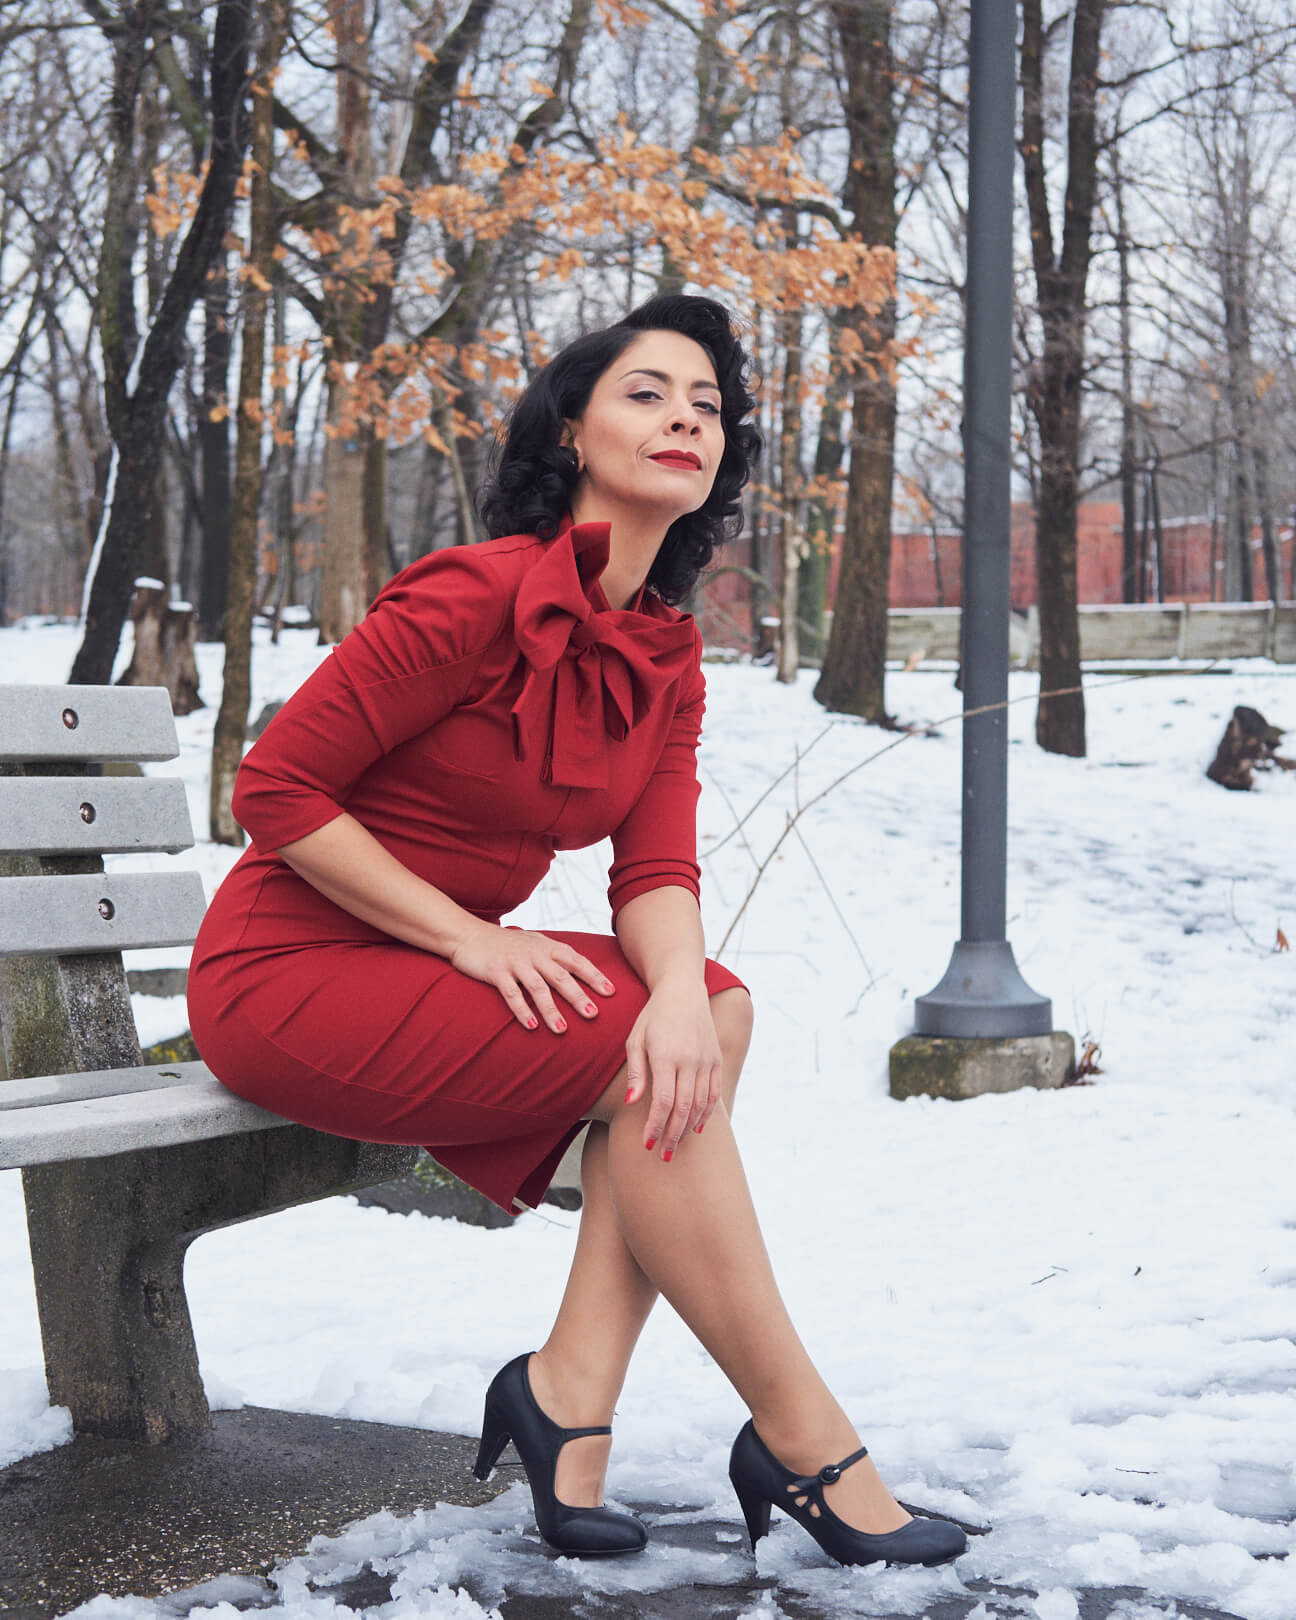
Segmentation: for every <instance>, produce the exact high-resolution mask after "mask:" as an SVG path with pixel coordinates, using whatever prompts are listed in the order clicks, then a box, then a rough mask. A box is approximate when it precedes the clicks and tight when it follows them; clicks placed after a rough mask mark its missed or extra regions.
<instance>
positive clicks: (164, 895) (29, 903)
mask: <svg viewBox="0 0 1296 1620" xmlns="http://www.w3.org/2000/svg"><path fill="white" fill-rule="evenodd" d="M205 908H206V901H205V898H204V896H203V886H202V879H201V878H200V877H199V875H198V874H197V872H120V873H116V872H104V873H98V872H95V873H91V874H89V875H88V876H76V877H11V878H3V879H0V956H31V955H39V954H45V955H54V956H79V955H84V954H86V953H88V952H91V951H124V950H137V949H141V948H143V949H148V948H149V947H152V946H155V945H191V944H192V943H193V941H194V938H195V936H196V935H197V933H198V927H199V924H200V923H201V922H202V918H203V912H204V910H205Z"/></svg>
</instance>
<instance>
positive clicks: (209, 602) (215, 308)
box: [198, 250, 234, 641]
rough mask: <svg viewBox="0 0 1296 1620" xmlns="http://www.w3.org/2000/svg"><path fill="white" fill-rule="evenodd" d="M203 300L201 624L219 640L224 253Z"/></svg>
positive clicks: (230, 338) (226, 439)
mask: <svg viewBox="0 0 1296 1620" xmlns="http://www.w3.org/2000/svg"><path fill="white" fill-rule="evenodd" d="M214 271H215V273H214V274H213V276H212V279H211V280H210V281H209V282H208V284H207V292H206V295H205V297H204V299H203V387H202V405H201V409H200V412H199V417H198V443H199V446H200V449H201V454H202V492H203V499H202V565H201V568H200V571H199V576H198V579H199V585H198V625H199V634H200V635H201V637H202V639H203V640H204V641H219V640H220V638H221V634H222V631H223V628H224V622H225V595H226V592H227V591H228V589H229V543H230V505H231V502H232V500H233V491H232V489H231V487H230V430H229V414H228V412H229V398H228V396H229V369H230V354H231V350H232V348H233V343H234V333H233V329H232V321H231V312H230V297H229V271H228V261H227V259H226V257H225V254H224V251H223V250H222V252H221V254H220V257H219V258H218V260H217V262H216V265H215V266H214Z"/></svg>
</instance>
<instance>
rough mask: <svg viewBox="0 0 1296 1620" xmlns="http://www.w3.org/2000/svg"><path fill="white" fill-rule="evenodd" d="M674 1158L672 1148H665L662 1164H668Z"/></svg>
mask: <svg viewBox="0 0 1296 1620" xmlns="http://www.w3.org/2000/svg"><path fill="white" fill-rule="evenodd" d="M674 1157H675V1149H674V1148H667V1149H666V1151H665V1153H663V1154H662V1163H663V1164H669V1163H670V1162H671V1160H672V1159H673V1158H674Z"/></svg>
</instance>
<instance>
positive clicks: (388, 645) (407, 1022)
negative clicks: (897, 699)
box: [189, 297, 965, 1564]
mask: <svg viewBox="0 0 1296 1620" xmlns="http://www.w3.org/2000/svg"><path fill="white" fill-rule="evenodd" d="M748 375H749V367H748V362H747V357H746V355H745V354H744V352H743V350H742V348H741V346H740V344H739V343H738V341H737V339H736V338H735V337H734V335H733V331H732V329H731V326H730V321H729V317H728V314H727V312H726V311H725V310H724V309H723V308H722V307H721V306H720V305H718V304H716V303H713V302H711V301H710V300H707V299H702V298H690V297H665V298H656V299H653V300H652V301H651V302H650V303H648V304H645V305H644V306H642V307H641V308H640V309H637V310H635V311H634V312H633V313H632V314H631V315H629V316H627V317H626V319H625V320H624V321H622V322H620V323H619V324H618V325H616V326H613V327H611V328H610V329H608V330H607V331H603V332H596V333H593V334H590V335H588V336H586V337H584V338H581V339H579V340H578V341H577V342H575V343H573V344H572V345H571V346H570V347H569V348H567V349H565V350H564V351H563V352H562V353H561V354H560V355H559V356H558V357H557V358H556V359H555V360H553V361H552V362H551V363H550V365H548V366H547V367H546V368H545V369H544V371H542V372H541V373H540V375H539V376H537V378H536V379H535V380H534V381H533V382H532V383H531V385H530V386H529V387H528V388H527V390H526V392H525V393H524V394H523V396H522V397H521V399H520V400H519V401H518V403H517V405H516V406H515V408H514V410H513V413H512V415H511V417H510V420H509V425H508V429H507V433H506V436H505V438H504V441H503V443H502V446H501V447H500V449H499V451H498V453H497V457H496V463H495V467H494V471H493V476H492V478H491V480H490V482H489V484H488V487H487V489H486V491H485V494H484V498H483V502H482V508H483V513H484V516H485V518H486V521H487V526H488V528H489V530H490V533H491V535H492V537H493V538H491V539H490V540H488V541H486V542H484V543H482V544H480V545H475V546H468V547H456V548H452V549H450V550H445V551H439V552H436V553H434V554H433V555H431V556H428V557H423V558H421V559H420V560H419V561H417V562H415V563H413V564H411V565H410V567H408V568H406V569H404V570H403V571H402V572H401V573H400V574H398V575H397V576H396V577H395V578H394V579H393V580H392V581H391V583H390V584H389V585H387V587H386V588H385V589H384V590H383V591H381V592H380V593H379V595H378V596H377V597H376V598H375V600H374V602H373V604H372V606H371V608H370V611H369V614H368V616H367V617H366V618H365V620H364V622H363V623H362V624H360V625H359V626H358V627H357V628H356V629H355V630H353V631H352V632H351V634H350V635H348V636H347V637H346V638H345V639H344V640H343V641H342V642H341V643H340V644H339V645H338V646H337V647H336V648H335V649H334V651H333V653H332V655H331V656H330V657H329V658H328V659H326V660H325V662H324V663H323V664H322V665H321V666H320V668H319V669H318V670H317V671H316V672H315V673H314V674H313V675H312V676H311V677H310V678H309V679H308V680H307V681H306V682H305V683H304V684H303V686H302V687H301V688H300V689H299V690H298V691H297V692H296V693H295V694H294V695H293V696H292V697H291V698H290V699H289V700H288V702H287V703H286V704H285V705H284V706H283V708H282V709H281V710H280V712H279V713H278V715H276V717H275V719H274V720H273V721H272V722H271V723H270V725H269V727H268V728H267V729H266V731H265V733H264V735H263V736H262V737H261V739H260V741H258V742H257V744H256V745H255V746H254V747H253V748H252V749H251V750H250V752H249V753H248V755H247V757H246V759H245V760H244V762H243V765H242V767H241V769H240V772H239V776H238V782H237V786H236V789H235V794H234V813H235V815H236V816H237V818H238V820H239V822H240V824H241V825H242V826H244V827H245V828H246V829H247V830H248V832H249V833H250V834H251V835H252V838H253V840H254V842H253V844H252V845H251V846H250V847H249V848H248V850H247V851H246V852H245V853H244V855H243V856H242V858H241V859H240V860H239V862H238V864H237V865H236V866H235V867H234V869H233V871H232V872H231V873H230V874H229V876H228V877H227V878H226V880H225V882H224V883H223V884H222V885H221V888H220V890H219V892H218V893H217V895H216V898H215V900H214V902H213V904H212V906H211V908H210V909H209V911H208V913H207V917H206V920H205V922H204V924H203V927H202V930H201V932H200V934H199V937H198V940H197V943H196V945H195V947H194V954H193V963H192V966H191V968H190V974H189V1008H190V1014H191V1021H192V1028H193V1033H194V1037H195V1040H196V1041H197V1044H198V1048H199V1050H200V1051H201V1053H202V1055H203V1057H204V1058H205V1059H206V1061H207V1063H208V1064H209V1065H210V1067H211V1068H212V1069H213V1071H214V1072H215V1073H216V1074H217V1075H219V1076H220V1077H221V1078H222V1079H223V1080H224V1081H225V1083H226V1084H227V1085H229V1086H230V1087H231V1088H232V1089H234V1090H235V1091H237V1092H238V1093H239V1094H240V1095H241V1096H244V1097H248V1098H250V1099H252V1100H253V1101H255V1102H258V1103H261V1104H263V1105H264V1106H266V1107H268V1108H270V1109H273V1110H274V1111H275V1112H276V1113H280V1114H284V1115H287V1116H288V1117H290V1118H292V1119H296V1120H300V1121H301V1122H303V1123H304V1124H307V1125H313V1126H316V1127H318V1128H319V1129H322V1130H326V1131H332V1132H334V1133H336V1134H339V1135H344V1136H352V1137H356V1138H360V1139H362V1140H369V1141H377V1142H411V1143H420V1144H424V1145H426V1146H427V1147H428V1148H429V1149H430V1151H431V1152H432V1153H433V1154H434V1156H435V1157H436V1158H437V1159H438V1160H439V1161H440V1162H441V1163H442V1164H444V1165H445V1166H447V1167H448V1168H449V1169H451V1170H452V1171H454V1172H455V1174H457V1175H459V1176H461V1177H462V1178H463V1179H464V1180H466V1181H468V1182H470V1183H472V1185H474V1186H475V1187H478V1188H479V1189H480V1190H481V1191H483V1192H484V1193H485V1194H486V1195H487V1196H488V1197H489V1198H491V1199H493V1200H494V1201H495V1202H497V1203H499V1204H501V1205H502V1206H503V1207H504V1208H505V1209H512V1208H513V1207H514V1206H515V1204H522V1205H524V1206H525V1205H535V1204H537V1203H538V1202H539V1201H540V1198H541V1196H542V1194H543V1192H544V1189H545V1188H546V1187H547V1185H548V1183H549V1180H550V1178H551V1176H552V1175H553V1172H554V1170H555V1168H556V1167H557V1164H558V1161H559V1159H560V1158H561V1156H562V1154H563V1152H564V1150H565V1149H566V1147H567V1146H568V1144H569V1143H570V1142H571V1141H572V1140H573V1138H574V1137H575V1135H576V1133H577V1131H578V1130H579V1129H580V1127H581V1124H582V1122H584V1121H590V1122H591V1123H590V1126H589V1132H588V1136H587V1139H586V1143H585V1147H584V1153H583V1158H582V1166H581V1175H582V1184H583V1188H584V1203H583V1208H582V1213H581V1223H580V1232H579V1236H578V1240H577V1245H576V1253H575V1257H574V1260H573V1263H572V1269H571V1275H570V1277H569V1279H568V1283H567V1288H566V1292H565V1294H564V1296H563V1300H562V1304H561V1307H560V1309H559V1311H558V1316H557V1319H556V1321H555V1322H554V1326H553V1329H552V1331H551V1332H550V1334H549V1337H548V1339H547V1340H546V1342H545V1344H544V1345H543V1346H542V1347H541V1349H540V1350H539V1351H537V1352H535V1353H534V1354H532V1355H522V1356H519V1357H518V1358H517V1359H516V1360H515V1361H512V1362H510V1363H509V1364H508V1366H506V1367H505V1368H504V1369H503V1370H502V1371H501V1372H500V1373H499V1374H498V1375H497V1377H496V1378H495V1380H494V1381H493V1383H492V1384H491V1386H490V1389H489V1390H488V1392H487V1396H486V1412H485V1422H484V1424H483V1431H482V1441H481V1450H480V1453H479V1456H478V1460H477V1472H478V1474H479V1475H480V1476H481V1477H483V1478H484V1477H485V1476H486V1475H487V1474H488V1473H489V1472H490V1469H491V1468H492V1467H493V1465H494V1463H495V1462H496V1461H497V1459H498V1457H499V1455H500V1453H501V1451H502V1450H503V1448H504V1446H505V1444H506V1443H507V1441H508V1440H509V1439H510V1438H511V1439H512V1440H513V1443H514V1445H515V1447H516V1449H517V1451H518V1453H519V1455H520V1456H521V1458H522V1460H523V1463H524V1464H525V1467H526V1470H527V1475H528V1478H529V1480H530V1483H531V1489H532V1494H533V1498H534V1502H535V1511H536V1519H537V1523H538V1525H539V1528H540V1531H541V1534H542V1535H543V1536H544V1538H545V1539H546V1541H548V1542H549V1543H550V1544H551V1545H552V1546H554V1547H556V1548H558V1549H559V1550H561V1551H563V1552H567V1553H574V1554H584V1555H592V1554H596V1553H614V1552H633V1551H637V1550H638V1549H639V1548H641V1547H642V1546H643V1545H644V1543H645V1540H646V1532H645V1530H644V1527H643V1525H642V1524H641V1523H640V1522H639V1520H637V1519H635V1518H633V1517H631V1516H630V1515H628V1514H622V1513H614V1512H612V1511H610V1510H609V1509H607V1508H604V1507H603V1506H602V1505H601V1504H602V1500H603V1496H602V1484H603V1474H604V1470H605V1468H606V1464H607V1459H608V1453H609V1448H610V1444H611V1442H610V1439H609V1438H608V1437H609V1436H610V1434H611V1429H610V1427H609V1423H610V1419H611V1416H612V1411H613V1407H614V1406H615V1404H616V1399H617V1396H618V1393H619V1391H620V1389H621V1385H622V1381H623V1379H624V1377H625V1373H626V1368H627V1365H628V1363H629V1359H630V1355H631V1352H632V1350H633V1348H634V1345H635V1341H636V1340H637V1338H638V1336H639V1332H640V1329H641V1328H642V1327H643V1324H644V1321H645V1319H646V1317H647V1315H648V1312H649V1311H650V1310H651V1308H652V1305H653V1301H654V1300H655V1298H656V1297H657V1293H658V1291H659V1290H660V1291H661V1292H662V1293H664V1294H665V1295H666V1297H667V1298H668V1299H669V1300H670V1302H671V1304H672V1305H673V1306H674V1307H675V1308H676V1310H677V1311H678V1312H679V1314H680V1315H681V1316H682V1317H683V1318H684V1320H685V1321H686V1322H687V1323H688V1324H689V1326H690V1327H691V1328H692V1329H693V1331H694V1332H695V1333H696V1334H697V1336H698V1337H699V1339H700V1340H701V1341H702V1343H703V1345H704V1346H705V1347H706V1349H707V1350H708V1351H709V1352H710V1353H711V1355H712V1356H713V1357H714V1358H715V1360H716V1361H717V1362H718V1363H719V1365H720V1366H721V1368H722V1369H723V1370H724V1372H725V1373H726V1375H727V1376H728V1377H729V1378H730V1380H731V1381H732V1382H733V1384H734V1386H735V1388H736V1389H737V1390H738V1392H739V1394H740V1395H741V1396H742V1398H743V1400H744V1401H745V1402H746V1404H747V1405H748V1407H749V1408H750V1409H751V1412H752V1421H751V1422H749V1423H747V1424H746V1425H745V1427H744V1428H743V1430H742V1431H741V1432H740V1434H739V1435H738V1438H737V1440H736V1441H735V1442H734V1448H733V1453H732V1457H731V1462H730V1475H731V1478H732V1480H733V1483H734V1487H735V1489H736V1491H737V1494H738V1497H739V1501H740V1504H741V1506H742V1508H743V1512H744V1515H745V1517H746V1520H747V1525H748V1528H749V1530H750V1533H751V1539H752V1547H753V1550H754V1549H755V1545H756V1541H757V1540H758V1538H759V1537H760V1536H761V1535H763V1534H764V1533H765V1532H766V1531H767V1529H768V1527H769V1514H770V1506H771V1504H774V1503H777V1505H778V1506H779V1507H780V1508H781V1509H782V1510H783V1511H784V1512H786V1513H788V1514H790V1515H791V1516H792V1517H793V1518H794V1519H797V1520H798V1521H799V1522H800V1523H801V1524H803V1525H804V1526H805V1528H806V1529H807V1530H808V1531H809V1532H810V1534H811V1535H812V1536H814V1538H815V1539H816V1540H817V1541H818V1542H819V1544H820V1545H821V1546H822V1547H823V1548H824V1549H825V1550H826V1551H827V1552H828V1553H829V1554H830V1555H831V1556H832V1557H834V1558H836V1559H837V1560H839V1561H840V1562H843V1563H867V1562H874V1561H877V1560H880V1559H885V1560H888V1561H890V1562H894V1563H924V1564H935V1563H942V1562H945V1561H947V1560H949V1559H951V1558H953V1557H956V1556H957V1555H958V1554H959V1553H960V1552H962V1551H963V1550H964V1547H965V1540H964V1537H963V1533H962V1532H961V1531H960V1530H959V1529H958V1528H957V1527H956V1526H954V1525H950V1524H945V1523H943V1522H941V1521H937V1520H932V1519H911V1518H910V1516H909V1515H908V1514H907V1513H906V1512H905V1511H904V1509H903V1508H901V1507H900V1506H899V1504H898V1503H897V1502H896V1501H895V1500H894V1498H893V1497H892V1496H891V1495H890V1493H889V1492H888V1491H887V1490H886V1487H885V1486H884V1485H883V1484H882V1481H881V1479H880V1478H879V1477H878V1475H877V1473H876V1470H875V1469H874V1467H873V1464H872V1462H871V1461H866V1460H865V1450H864V1448H863V1447H862V1446H860V1444H859V1439H858V1436H857V1435H856V1433H855V1431H854V1429H853V1428H852V1426H851V1423H850V1420H849V1419H848V1418H847V1417H846V1415H845V1413H844V1412H843V1411H842V1409H841V1407H840V1406H839V1405H838V1404H837V1402H836V1401H835V1400H834V1399H833V1397H832V1395H831V1394H830V1393H829V1391H828V1389H827V1388H826V1386H825V1385H824V1383H823V1381H822V1379H821V1378H820V1377H819V1375H818V1373H817V1372H816V1371H815V1369H814V1367H813V1365H812V1364H811V1362H810V1360H809V1357H808V1356H807V1354H806V1351H805V1349H804V1347H803V1346H802V1344H801V1342H800V1340H799V1339H798V1338H797V1335H796V1333H795V1330H794V1329H793V1327H792V1324H791V1322H790V1321H789V1319H788V1316H787V1313H786V1310H785V1308H784V1306H783V1303H782V1301H781V1299H780V1297H779V1294H778V1291H777V1288H776V1286H775V1283H774V1279H773V1276H772V1274H771V1271H770V1266H769V1261H768V1258H767V1256H766V1252H765V1248H764V1245H763V1242H762V1239H761V1235H760V1231H759V1228H758V1226H757V1222H756V1216H755V1213H754V1211H753V1209H752V1203H751V1198H750V1195H749V1192H748V1189H747V1184H746V1180H745V1178H744V1175H743V1170H742V1165H741V1162H740V1160H739V1156H738V1150H737V1147H736V1145H735V1142H734V1137H733V1132H732V1129H731V1126H730V1120H729V1115H730V1110H731V1108H732V1105H733V1097H734V1090H735V1087H736V1085H737V1082H738V1074H739V1070H740V1068H741V1066H742V1062H743V1058H744V1056H745V1054H746V1050H747V1045H748V1040H749V1036H750V1032H751V1002H750V998H749V996H748V993H747V990H746V988H745V987H744V986H743V985H742V983H741V981H740V980H739V979H738V978H737V977H736V976H735V975H734V974H733V973H731V972H730V971H729V970H728V969H727V968H724V967H722V966H720V965H719V964H718V963H716V962H713V961H709V960H708V959H707V957H706V953H705V948H704V943H703V935H702V925H701V920H700V915H699V910H698V899H697V896H698V866H697V861H696V851H695V825H694V824H695V809H696V802H697V794H698V784H697V775H696V768H695V751H696V745H697V740H698V733H699V728H700V724H701V719H702V711H703V703H704V683H703V678H702V672H701V666H700V655H701V639H700V636H699V634H698V631H697V628H696V626H695V625H694V623H693V621H692V619H691V618H689V617H688V616H687V615H686V614H682V613H680V612H678V611H677V610H676V609H674V608H673V607H671V606H670V605H669V604H670V603H671V602H674V601H679V600H681V599H682V598H683V597H685V596H686V595H687V592H688V590H689V588H690V587H691V585H692V584H693V582H694V580H695V579H696V577H697V574H698V571H699V570H700V568H701V567H702V566H703V565H704V564H705V563H706V562H707V561H709V559H710V557H711V554H712V550H713V548H714V545H715V544H716V543H717V542H719V541H721V540H723V539H724V538H725V536H726V532H727V531H728V530H730V529H732V528H734V527H736V526H737V524H738V523H739V522H740V517H739V504H738V495H739V491H740V490H741V488H742V486H743V484H744V483H745V481H746V478H747V475H748V471H749V469H750V466H751V463H752V462H753V460H754V458H755V455H756V451H757V449H758V447H759V438H758V435H757V434H756V431H755V429H754V428H753V427H751V426H750V424H749V423H748V422H747V421H746V418H747V417H748V416H749V415H750V413H751V411H752V408H753V405H754V401H753V400H752V398H751V396H750V395H749V394H748V392H747V386H746V381H747V377H748ZM609 834H610V836H611V838H612V843H613V851H614V858H613V864H612V868H611V873H610V888H609V899H610V902H611V906H612V913H613V923H614V928H615V937H611V936H607V935H600V934H583V933H570V932H559V931H555V932H552V933H538V932H534V931H530V930H525V929H519V928H514V927H508V926H503V925H501V921H500V919H501V917H502V916H504V915H505V914H506V913H507V912H509V911H510V910H512V909H513V908H514V907H515V906H517V905H518V904H520V902H521V901H522V900H524V899H525V898H526V896H527V895H528V894H530V893H531V891H532V890H533V889H534V888H535V886H536V884H537V883H538V882H539V881H540V879H541V877H542V876H543V874H544V872H545V871H546V869H547V868H548V866H549V864H550V861H551V860H552V858H553V853H554V851H555V849H558V848H576V847H582V846H585V845H588V844H592V843H594V842H597V841H598V840H599V839H601V838H604V837H606V836H608V835H609ZM837 1459H842V1460H841V1461H838V1460H837Z"/></svg>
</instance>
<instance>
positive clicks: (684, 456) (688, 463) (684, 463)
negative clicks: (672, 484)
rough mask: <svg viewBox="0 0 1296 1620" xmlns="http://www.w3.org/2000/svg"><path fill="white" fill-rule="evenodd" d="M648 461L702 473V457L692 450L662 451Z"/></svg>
mask: <svg viewBox="0 0 1296 1620" xmlns="http://www.w3.org/2000/svg"><path fill="white" fill-rule="evenodd" d="M648 459H649V461H660V462H661V463H662V464H663V466H666V467H688V468H689V469H691V471H693V472H701V471H702V457H701V456H698V455H695V454H694V453H693V451H692V450H662V451H660V452H659V453H658V454H657V455H655V456H649V458H648Z"/></svg>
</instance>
